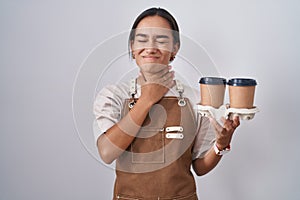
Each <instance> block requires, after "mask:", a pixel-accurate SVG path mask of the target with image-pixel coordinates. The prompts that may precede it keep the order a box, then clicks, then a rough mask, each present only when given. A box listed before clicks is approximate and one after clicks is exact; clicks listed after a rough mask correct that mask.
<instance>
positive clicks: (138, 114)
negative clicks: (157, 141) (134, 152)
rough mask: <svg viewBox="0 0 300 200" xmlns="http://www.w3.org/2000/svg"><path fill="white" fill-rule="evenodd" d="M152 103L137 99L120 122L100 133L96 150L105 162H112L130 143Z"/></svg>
mask: <svg viewBox="0 0 300 200" xmlns="http://www.w3.org/2000/svg"><path fill="white" fill-rule="evenodd" d="M151 106H152V104H151V103H149V102H148V101H146V100H143V99H139V100H138V101H137V102H136V104H135V106H134V107H133V108H132V109H131V110H130V111H129V112H128V114H127V115H126V116H124V117H123V118H122V119H121V120H120V122H118V123H117V124H115V125H114V126H112V127H111V128H110V129H108V130H107V131H106V133H105V134H102V135H101V136H100V137H99V139H98V141H97V146H98V151H99V154H100V156H101V158H102V160H103V161H104V162H105V163H111V162H113V161H114V160H115V159H116V158H117V157H119V156H120V155H121V154H122V153H123V151H124V150H125V149H127V147H128V146H129V145H130V144H131V142H132V141H133V139H134V138H135V136H136V134H137V133H138V131H139V129H140V127H141V126H142V124H143V122H144V120H145V118H146V117H147V115H148V112H149V110H150V108H151Z"/></svg>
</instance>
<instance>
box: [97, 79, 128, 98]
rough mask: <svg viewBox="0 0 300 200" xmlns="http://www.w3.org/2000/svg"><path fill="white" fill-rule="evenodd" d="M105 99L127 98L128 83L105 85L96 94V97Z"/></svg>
mask: <svg viewBox="0 0 300 200" xmlns="http://www.w3.org/2000/svg"><path fill="white" fill-rule="evenodd" d="M99 97H107V98H121V99H123V98H128V97H129V84H128V83H124V82H122V83H117V84H111V85H106V86H105V87H103V88H102V89H101V90H100V91H99V92H98V93H97V97H96V98H99Z"/></svg>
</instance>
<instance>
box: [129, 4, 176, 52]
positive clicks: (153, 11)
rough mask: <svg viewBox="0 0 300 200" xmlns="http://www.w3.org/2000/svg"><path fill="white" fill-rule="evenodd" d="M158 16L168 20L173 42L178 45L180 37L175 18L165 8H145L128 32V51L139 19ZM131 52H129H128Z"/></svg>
mask: <svg viewBox="0 0 300 200" xmlns="http://www.w3.org/2000/svg"><path fill="white" fill-rule="evenodd" d="M156 15H157V16H160V17H162V18H164V19H165V20H167V21H168V23H169V24H170V26H171V29H172V30H173V31H172V32H173V41H174V44H176V43H178V47H180V37H179V27H178V24H177V22H176V20H175V18H174V17H173V16H172V15H171V14H170V13H169V12H168V11H167V10H165V9H163V8H149V9H147V10H145V11H144V12H142V13H141V14H140V15H139V16H138V17H137V18H136V20H135V21H134V23H133V25H132V28H131V31H130V34H129V40H128V50H129V53H130V44H131V42H132V41H133V40H134V37H135V29H136V27H137V26H138V24H139V23H140V21H141V20H142V19H144V18H145V17H148V16H156ZM130 54H131V53H130Z"/></svg>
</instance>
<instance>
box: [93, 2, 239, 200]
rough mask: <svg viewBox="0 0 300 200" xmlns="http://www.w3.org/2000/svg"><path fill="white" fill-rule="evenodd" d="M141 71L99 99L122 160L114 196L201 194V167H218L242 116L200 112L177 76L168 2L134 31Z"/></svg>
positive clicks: (104, 138)
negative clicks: (219, 117)
mask: <svg viewBox="0 0 300 200" xmlns="http://www.w3.org/2000/svg"><path fill="white" fill-rule="evenodd" d="M129 48H130V51H131V56H132V58H133V59H135V61H136V64H137V65H138V67H139V69H140V75H139V76H138V77H137V78H136V79H134V80H132V81H131V82H130V83H128V84H127V83H121V84H116V85H110V86H107V87H105V88H103V89H102V90H101V91H100V92H99V94H98V96H97V98H96V100H95V105H94V113H95V115H96V120H97V124H98V126H99V129H100V131H101V132H102V133H103V134H101V135H99V136H98V135H97V136H96V139H97V147H98V150H99V154H100V156H101V158H102V160H103V161H104V162H105V163H111V162H113V161H115V160H116V181H115V187H114V199H189V200H191V199H197V195H196V186H195V180H194V177H193V175H192V173H191V171H190V167H191V166H193V169H194V171H195V173H196V174H197V175H199V176H201V175H204V174H206V173H208V172H209V171H211V170H212V169H213V168H214V167H215V166H216V165H217V164H218V162H219V161H220V159H221V157H222V153H223V152H226V151H228V150H229V149H230V142H231V138H232V135H233V133H234V130H235V129H236V128H237V127H238V126H239V119H238V118H234V119H233V120H229V119H223V126H221V125H220V124H218V123H217V122H216V121H215V120H214V119H211V120H209V119H208V118H205V117H202V118H201V117H198V118H196V117H195V113H194V110H193V105H195V104H196V103H197V99H196V96H197V97H198V96H199V95H198V94H197V95H194V94H195V91H194V90H193V89H191V88H189V87H187V86H183V85H182V84H181V83H180V82H179V81H177V80H175V79H174V71H172V68H171V67H170V66H169V63H170V62H171V61H173V60H174V59H175V56H176V54H177V52H178V50H179V48H180V37H179V28H178V25H177V22H176V21H175V19H174V17H173V16H172V15H171V14H170V13H169V12H168V11H166V10H164V9H162V8H150V9H148V10H145V11H144V12H143V13H141V14H140V15H139V16H138V17H137V19H136V20H135V22H134V24H133V26H132V29H131V33H130V36H129ZM211 127H212V129H211Z"/></svg>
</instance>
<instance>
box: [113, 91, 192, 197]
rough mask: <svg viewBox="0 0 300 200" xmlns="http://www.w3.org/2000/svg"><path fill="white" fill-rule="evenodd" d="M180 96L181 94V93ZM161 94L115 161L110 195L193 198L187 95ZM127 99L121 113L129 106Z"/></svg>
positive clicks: (190, 120)
mask: <svg viewBox="0 0 300 200" xmlns="http://www.w3.org/2000/svg"><path fill="white" fill-rule="evenodd" d="M181 97H182V96H181ZM180 100H184V101H185V102H186V104H185V105H184V106H180V104H179V102H178V101H179V98H178V97H164V98H162V99H161V100H160V101H159V102H158V103H157V104H155V105H154V106H153V107H152V108H151V110H150V112H149V114H148V116H147V118H146V119H145V121H144V123H143V126H142V128H141V129H140V131H139V133H138V134H137V136H136V138H135V139H134V140H133V142H132V143H131V145H130V146H129V147H128V148H127V149H126V151H124V153H123V154H122V155H121V156H119V158H118V159H117V161H116V181H115V187H114V199H128V200H129V199H137V200H140V199H141V200H142V199H144V200H154V199H155V200H157V199H161V200H171V199H172V200H196V199H197V195H196V186H195V180H194V177H193V175H192V172H191V171H190V167H191V164H192V147H193V144H194V139H195V134H196V121H195V116H194V112H193V109H192V106H191V105H190V103H189V101H188V99H186V98H184V99H183V98H181V99H180ZM130 101H132V99H131V100H130V99H127V100H126V102H125V107H124V109H123V113H122V116H124V115H126V114H127V113H128V112H129V110H130V108H129V107H128V106H127V105H128V103H130Z"/></svg>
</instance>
